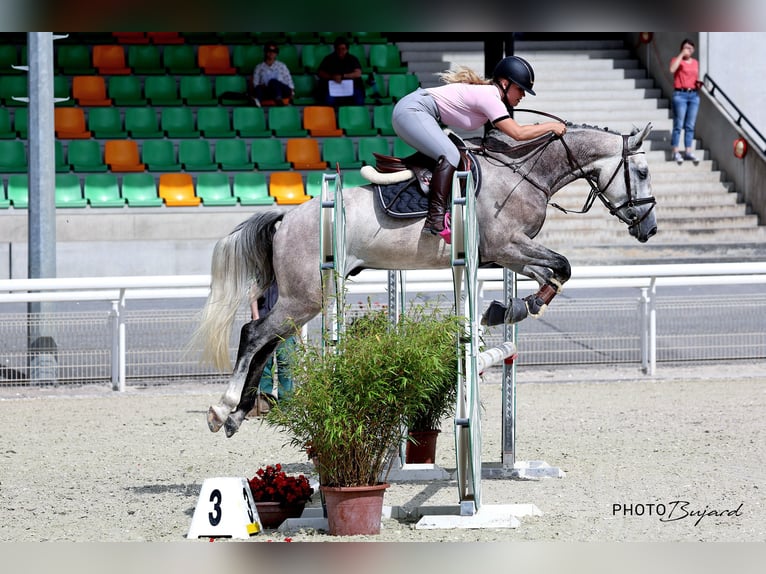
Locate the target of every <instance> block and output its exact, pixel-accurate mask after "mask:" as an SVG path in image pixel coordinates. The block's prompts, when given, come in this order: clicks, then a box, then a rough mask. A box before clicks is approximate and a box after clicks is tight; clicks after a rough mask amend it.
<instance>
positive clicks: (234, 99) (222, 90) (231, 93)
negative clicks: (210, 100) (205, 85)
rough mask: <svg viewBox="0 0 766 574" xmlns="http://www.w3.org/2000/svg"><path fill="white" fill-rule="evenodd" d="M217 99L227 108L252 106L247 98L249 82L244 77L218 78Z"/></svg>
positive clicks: (216, 82) (216, 79)
mask: <svg viewBox="0 0 766 574" xmlns="http://www.w3.org/2000/svg"><path fill="white" fill-rule="evenodd" d="M215 97H216V98H217V99H218V103H219V104H223V105H226V106H245V105H250V99H249V97H248V96H247V80H246V79H245V78H244V77H243V76H234V75H232V76H216V77H215Z"/></svg>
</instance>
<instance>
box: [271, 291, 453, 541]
mask: <svg viewBox="0 0 766 574" xmlns="http://www.w3.org/2000/svg"><path fill="white" fill-rule="evenodd" d="M458 325H459V323H458V322H457V320H456V319H455V318H454V316H453V317H452V319H450V317H446V316H445V315H444V314H443V313H441V312H439V311H438V310H437V309H429V308H427V307H425V306H416V307H413V308H412V309H411V310H410V311H409V312H408V313H407V314H405V315H404V316H402V317H401V319H400V321H399V322H398V323H397V324H396V325H390V324H389V322H388V318H387V313H386V312H385V311H384V310H380V311H372V310H371V309H368V311H367V312H366V313H365V314H364V315H363V316H361V317H359V318H358V319H356V320H354V321H353V322H352V323H351V324H350V325H349V326H348V327H347V329H346V332H345V333H344V334H343V336H342V337H341V339H340V341H338V342H337V343H336V344H335V345H334V346H333V347H330V346H327V347H326V348H325V349H324V350H323V349H322V347H321V346H316V345H315V346H312V345H308V344H301V345H299V346H298V347H297V348H296V352H295V354H294V356H293V365H292V366H293V377H294V379H295V383H296V386H295V392H294V394H293V395H292V396H291V397H290V398H289V399H286V400H284V401H280V402H279V403H278V404H277V405H276V406H275V407H274V408H272V410H271V411H270V412H269V414H268V416H267V418H266V422H267V423H268V424H269V425H271V426H275V427H277V428H280V429H282V430H284V431H286V432H287V434H288V435H290V440H291V443H292V444H293V445H294V446H297V447H299V448H309V449H310V454H311V456H312V457H315V459H314V460H315V461H316V464H317V470H318V473H319V483H320V491H321V492H322V495H323V498H324V500H325V505H326V509H327V517H328V523H329V528H330V533H331V534H377V533H379V532H380V517H381V512H382V505H383V495H384V493H385V489H386V488H387V487H388V484H387V483H385V482H384V483H380V482H379V477H380V476H384V472H385V471H386V468H387V465H389V464H390V454H391V452H393V451H395V449H396V447H397V446H398V445H399V443H400V442H401V440H402V439H403V438H404V432H405V429H406V423H407V421H409V420H413V418H414V417H415V416H416V414H417V413H419V412H422V411H423V409H424V407H425V406H426V405H427V404H428V401H429V398H430V397H431V396H432V395H433V394H434V393H435V392H437V391H440V390H441V388H442V380H443V378H444V372H445V370H446V369H448V368H449V367H448V366H446V365H445V364H444V362H445V360H446V359H445V357H444V356H442V355H440V354H434V353H433V347H434V341H433V340H431V339H430V337H431V336H432V335H433V334H434V333H437V332H438V333H441V331H448V332H450V336H451V337H452V340H453V343H454V341H456V337H457V333H458V332H459V331H458V329H459V328H460V327H459V326H458ZM426 326H427V327H428V328H426ZM455 353H456V347H454V346H453V353H452V357H451V358H450V359H449V360H447V361H446V362H447V363H455V362H456V354H455ZM344 489H351V491H352V494H354V495H355V500H356V501H357V503H359V504H362V506H364V507H365V508H366V512H365V511H363V510H359V509H355V510H353V511H351V512H349V511H348V505H349V504H352V503H349V502H340V503H339V504H340V505H341V507H340V510H341V512H340V514H341V515H343V516H346V517H348V516H352V517H354V518H359V519H360V523H359V524H356V525H346V524H341V523H340V518H339V516H337V515H335V514H334V513H335V511H336V508H335V506H334V505H336V504H338V501H337V500H336V498H337V497H338V496H339V495H341V494H342V493H343V492H345V490H344ZM370 489H372V492H370ZM344 505H345V506H344Z"/></svg>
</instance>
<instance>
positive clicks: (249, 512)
mask: <svg viewBox="0 0 766 574" xmlns="http://www.w3.org/2000/svg"><path fill="white" fill-rule="evenodd" d="M261 529H262V526H261V520H260V518H259V517H258V511H257V510H256V509H255V502H254V501H253V495H252V493H251V492H250V486H249V485H248V484H247V479H245V478H235V477H217V478H206V479H205V481H204V482H203V483H202V489H201V490H200V493H199V500H198V501H197V506H196V507H195V509H194V516H193V517H192V522H191V527H190V528H189V534H188V535H187V536H186V537H187V538H203V537H204V538H216V537H226V538H250V536H252V535H253V534H257V533H258V532H260V531H261Z"/></svg>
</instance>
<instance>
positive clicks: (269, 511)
mask: <svg viewBox="0 0 766 574" xmlns="http://www.w3.org/2000/svg"><path fill="white" fill-rule="evenodd" d="M305 506H306V501H305V500H304V501H303V502H296V503H293V504H285V505H283V504H281V503H279V502H256V503H255V508H256V510H257V511H258V517H259V518H260V519H261V525H262V526H263V527H264V528H278V527H279V525H280V524H282V523H283V522H284V521H285V520H287V519H288V518H298V517H299V516H300V515H301V514H303V509H304V507H305Z"/></svg>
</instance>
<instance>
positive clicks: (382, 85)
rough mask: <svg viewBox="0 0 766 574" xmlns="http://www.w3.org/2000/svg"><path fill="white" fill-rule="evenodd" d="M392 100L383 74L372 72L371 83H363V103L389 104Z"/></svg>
mask: <svg viewBox="0 0 766 574" xmlns="http://www.w3.org/2000/svg"><path fill="white" fill-rule="evenodd" d="M392 102H393V100H392V99H391V95H390V94H389V93H388V82H387V81H386V76H384V75H383V74H378V73H374V72H373V74H372V83H369V81H368V82H367V83H366V84H365V92H364V103H365V104H367V105H374V106H379V105H382V104H390V103H392Z"/></svg>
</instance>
